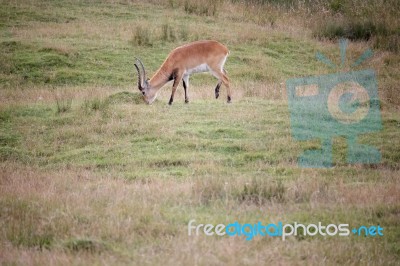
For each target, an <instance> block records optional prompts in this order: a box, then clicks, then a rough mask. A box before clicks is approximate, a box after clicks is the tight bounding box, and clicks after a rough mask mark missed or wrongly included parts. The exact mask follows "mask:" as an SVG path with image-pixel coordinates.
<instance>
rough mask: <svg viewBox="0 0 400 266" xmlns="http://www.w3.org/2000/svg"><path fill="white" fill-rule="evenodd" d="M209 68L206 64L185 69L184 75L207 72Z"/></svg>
mask: <svg viewBox="0 0 400 266" xmlns="http://www.w3.org/2000/svg"><path fill="white" fill-rule="evenodd" d="M208 70H209V68H208V65H207V64H201V65H198V66H196V67H194V68H190V69H186V72H185V75H191V74H193V73H201V72H208Z"/></svg>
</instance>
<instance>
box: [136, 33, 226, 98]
mask: <svg viewBox="0 0 400 266" xmlns="http://www.w3.org/2000/svg"><path fill="white" fill-rule="evenodd" d="M228 55H229V50H228V48H226V47H225V46H224V45H222V44H221V43H219V42H217V41H197V42H192V43H189V44H186V45H183V46H180V47H178V48H175V49H174V50H172V52H171V53H170V54H169V55H168V57H167V59H165V61H164V63H163V64H162V65H161V67H160V68H159V69H158V70H157V72H156V73H155V74H154V76H153V77H152V78H151V79H147V78H146V71H145V69H144V66H143V63H142V61H140V59H136V63H135V67H136V69H137V71H138V76H139V78H138V87H139V90H140V91H141V93H142V94H143V96H144V100H145V101H146V102H147V103H148V104H151V103H153V101H154V100H155V99H156V97H157V94H158V91H159V90H160V89H161V87H162V86H164V85H165V84H166V83H167V82H168V81H171V80H174V83H173V85H172V94H171V98H170V99H169V104H172V102H173V101H174V95H175V91H176V88H177V87H178V85H179V83H180V81H181V80H183V89H184V91H185V102H186V103H188V102H189V97H188V92H187V89H188V87H189V77H190V75H191V74H194V73H200V72H211V74H212V75H213V76H214V77H216V78H217V79H218V84H217V86H216V88H215V98H218V96H219V88H220V86H221V84H222V83H223V84H224V85H225V86H226V88H227V95H228V103H230V102H231V90H230V86H229V79H228V77H227V76H226V71H225V70H224V64H225V61H226V58H227V57H228ZM137 63H139V64H140V66H141V70H140V68H139V66H138V64H137Z"/></svg>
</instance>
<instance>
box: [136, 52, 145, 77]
mask: <svg viewBox="0 0 400 266" xmlns="http://www.w3.org/2000/svg"><path fill="white" fill-rule="evenodd" d="M135 58H136V57H135ZM136 60H137V61H139V64H140V65H141V66H142V71H143V80H146V70H144V65H143V63H142V61H141V60H140V59H139V58H136Z"/></svg>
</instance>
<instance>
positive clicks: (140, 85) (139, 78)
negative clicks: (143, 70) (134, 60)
mask: <svg viewBox="0 0 400 266" xmlns="http://www.w3.org/2000/svg"><path fill="white" fill-rule="evenodd" d="M135 67H136V70H137V72H138V88H139V90H140V91H142V90H143V84H142V80H143V79H142V75H141V74H140V70H139V67H138V65H136V64H135Z"/></svg>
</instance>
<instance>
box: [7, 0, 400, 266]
mask: <svg viewBox="0 0 400 266" xmlns="http://www.w3.org/2000/svg"><path fill="white" fill-rule="evenodd" d="M1 3H2V8H1V11H0V12H1V16H0V27H1V44H0V45H1V48H2V49H1V52H0V58H1V61H0V64H1V65H0V66H1V73H0V81H1V83H0V84H1V87H2V88H1V90H0V94H1V99H2V100H1V101H0V107H1V109H0V110H1V113H0V124H1V127H0V160H1V164H0V167H1V171H0V178H1V179H0V180H1V183H0V184H1V185H0V190H1V193H0V195H1V196H0V225H1V227H0V228H1V229H0V245H1V249H0V261H4V262H19V263H22V264H25V263H26V262H27V261H34V262H36V263H37V264H42V263H43V262H49V261H52V262H56V263H63V264H65V263H76V264H79V263H84V264H86V263H104V262H105V263H115V262H117V263H121V264H122V263H127V264H129V263H131V262H133V261H135V262H138V263H142V264H143V263H149V264H153V263H167V264H173V263H174V262H175V261H177V260H179V261H181V262H182V264H194V263H198V264H219V263H231V264H254V263H258V264H259V263H281V264H285V263H295V264H300V263H305V264H321V263H326V262H328V263H331V264H335V263H340V264H344V263H357V261H361V262H365V263H370V264H394V263H395V261H396V260H398V259H399V257H398V256H399V255H398V254H399V244H398V239H399V237H400V231H399V219H398V218H399V203H400V199H399V195H400V193H399V192H400V184H399V180H398V177H397V176H398V175H399V150H400V149H399V148H400V142H399V137H398V131H399V123H400V120H399V118H398V117H399V113H398V111H397V107H396V106H393V105H391V104H390V99H389V100H387V101H386V94H385V89H386V87H385V84H391V83H393V79H394V80H397V81H398V72H396V70H395V65H396V62H395V61H393V62H392V61H391V58H396V56H397V55H395V54H387V53H384V52H377V53H376V57H375V59H374V60H371V62H369V63H367V64H366V66H365V67H372V68H374V69H376V71H377V73H378V82H379V84H382V85H381V87H382V89H381V92H380V93H381V98H383V99H384V100H383V107H384V108H383V111H382V116H383V125H384V129H383V131H382V132H380V133H379V134H370V135H368V136H365V137H364V138H363V139H362V141H363V143H371V144H374V145H375V146H377V147H378V148H379V149H380V150H381V151H382V155H383V161H382V163H381V164H380V165H378V166H377V167H369V166H349V165H347V164H346V163H345V159H344V158H345V152H346V145H345V141H344V140H343V139H341V138H337V139H335V149H334V159H335V167H334V168H333V169H329V170H321V169H320V170H319V169H301V168H298V167H297V164H296V158H297V156H298V154H299V153H300V152H301V151H302V150H303V149H305V148H311V147H318V142H316V141H309V142H305V143H299V142H295V141H294V140H293V139H292V138H291V135H290V124H289V113H288V109H287V102H286V100H285V93H284V81H285V80H286V79H287V78H289V77H296V76H303V75H315V74H316V73H329V72H331V70H329V69H328V68H325V67H324V66H321V64H320V63H318V62H317V61H316V60H314V54H315V52H316V51H317V50H320V51H323V52H324V53H325V54H327V55H328V56H330V57H331V58H339V56H338V55H339V53H338V49H337V45H336V44H334V43H328V42H324V43H322V42H317V41H315V40H313V39H312V38H311V37H310V36H311V34H310V33H309V32H308V31H307V30H306V29H304V28H301V27H300V26H298V24H299V23H296V17H295V16H294V17H290V21H289V22H287V21H285V20H283V19H282V20H278V21H277V22H276V24H277V26H275V27H274V28H271V27H262V26H259V25H256V24H254V22H253V21H252V20H250V19H249V18H247V17H246V16H242V15H241V14H242V13H241V11H242V10H240V9H239V10H237V9H236V8H237V7H235V6H230V5H226V6H224V8H225V9H227V10H230V11H231V12H228V13H223V14H219V15H218V16H216V17H203V16H196V15H188V14H186V13H184V12H183V10H182V9H171V8H166V7H165V6H158V5H151V4H144V3H133V4H123V3H121V4H111V3H87V2H84V1H78V2H76V3H75V2H67V3H65V2H64V1H60V2H57V1H51V2H42V1H33V2H27V3H14V2H11V3H9V2H8V1H3V2H1ZM235 12H236V13H235ZM160 14H163V15H164V16H163V17H164V18H163V19H159V17H160ZM138 25H140V26H142V27H144V28H146V29H148V30H149V32H148V33H149V36H150V43H151V45H150V46H137V45H135V41H134V34H135V28H136V27H137V26H138ZM162 25H168V26H169V28H170V29H171V30H172V32H173V35H174V36H175V37H174V38H173V39H172V40H165V39H163V37H162V36H163V32H162V30H161V28H162ZM182 25H184V26H182ZM221 29H230V30H221ZM199 38H215V39H219V40H221V41H222V42H224V43H226V44H227V45H228V46H229V48H230V50H231V55H230V58H229V60H228V62H227V65H226V67H227V70H228V72H229V75H230V77H231V79H232V81H233V84H234V90H235V97H234V104H232V105H227V104H225V102H224V100H223V99H222V100H221V99H220V100H214V99H212V98H213V96H212V94H213V92H212V87H213V86H214V85H215V80H213V79H212V78H210V77H209V76H206V75H203V76H201V75H200V76H195V77H193V78H192V80H191V86H192V87H191V89H190V92H191V103H190V104H188V105H185V104H184V103H183V97H182V94H181V91H180V92H179V94H178V95H177V100H176V101H175V103H174V105H173V106H172V107H169V106H167V105H166V101H167V99H168V96H169V90H168V89H165V88H164V90H163V92H162V93H161V95H160V97H159V100H158V101H157V102H156V103H155V104H154V105H152V106H145V105H144V104H143V103H142V102H141V101H140V99H139V98H138V94H137V93H136V91H135V90H134V89H133V86H132V85H131V84H134V83H135V82H136V80H135V75H134V74H133V73H134V71H133V70H134V69H133V66H132V62H133V60H132V58H133V56H135V55H140V56H141V58H142V60H143V61H144V62H145V64H146V66H147V67H148V72H150V73H152V72H154V71H155V70H156V69H157V67H158V66H159V64H161V62H162V61H163V60H164V58H165V56H166V54H167V53H168V51H169V50H170V49H172V48H173V47H175V46H177V45H178V44H180V43H184V42H186V41H188V40H194V39H199ZM367 46H368V44H366V43H355V44H351V45H350V47H349V52H348V53H349V60H350V61H351V60H354V59H355V58H357V56H358V55H360V54H361V52H362V51H363V50H364V49H366V48H367ZM397 58H398V57H397ZM337 61H338V60H336V61H335V62H337ZM397 64H398V63H397ZM52 85H55V86H57V89H52V88H51V86H52ZM124 91H129V92H128V93H127V92H124ZM223 96H224V95H223ZM55 98H57V99H58V101H59V103H60V102H61V104H64V105H65V106H66V107H67V109H68V108H69V105H68V101H69V100H71V101H72V105H71V109H70V110H69V111H67V112H65V113H58V112H57V108H56V100H55ZM387 102H388V103H387ZM388 140H390V141H388ZM190 219H196V220H197V221H198V222H199V223H200V222H209V223H214V224H217V223H229V222H233V221H235V220H239V221H241V222H256V221H259V220H260V221H265V222H277V221H279V220H282V221H283V222H293V221H298V222H302V223H316V222H318V221H321V222H324V223H328V222H329V223H349V224H350V225H354V226H357V225H362V224H367V225H375V224H380V225H381V226H383V227H384V228H385V236H384V237H382V238H375V239H373V238H355V237H348V238H340V237H332V238H328V239H325V238H322V237H317V238H308V237H306V238H291V239H289V240H288V241H286V242H282V241H281V240H279V239H272V238H256V239H255V240H253V241H251V242H246V241H245V240H244V239H242V238H217V237H208V238H206V237H204V236H201V237H192V238H190V237H188V236H187V231H186V230H187V222H188V221H189V220H190Z"/></svg>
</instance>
